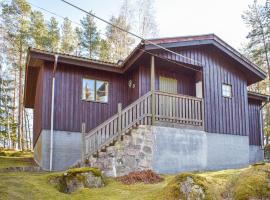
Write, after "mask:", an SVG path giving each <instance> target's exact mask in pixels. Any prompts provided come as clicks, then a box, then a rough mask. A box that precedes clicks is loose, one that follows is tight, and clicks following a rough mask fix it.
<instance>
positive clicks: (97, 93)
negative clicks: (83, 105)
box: [82, 78, 109, 103]
mask: <svg viewBox="0 0 270 200" xmlns="http://www.w3.org/2000/svg"><path fill="white" fill-rule="evenodd" d="M108 86H109V83H108V82H107V81H99V80H93V79H86V78H84V79H83V82H82V99H83V100H86V101H97V102H103V103H106V102H108V88H109V87H108Z"/></svg>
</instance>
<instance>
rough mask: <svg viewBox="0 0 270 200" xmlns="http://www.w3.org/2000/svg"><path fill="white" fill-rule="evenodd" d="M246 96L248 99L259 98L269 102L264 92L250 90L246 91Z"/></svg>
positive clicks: (269, 99) (268, 97)
mask: <svg viewBox="0 0 270 200" xmlns="http://www.w3.org/2000/svg"><path fill="white" fill-rule="evenodd" d="M248 98H249V99H254V100H259V101H262V102H269V101H270V96H269V95H266V94H261V93H258V92H252V91H248Z"/></svg>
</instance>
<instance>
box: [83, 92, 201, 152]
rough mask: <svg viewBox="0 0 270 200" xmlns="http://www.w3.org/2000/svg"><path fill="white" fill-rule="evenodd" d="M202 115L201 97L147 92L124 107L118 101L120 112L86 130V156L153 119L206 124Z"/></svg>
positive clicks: (84, 142) (84, 145)
mask: <svg viewBox="0 0 270 200" xmlns="http://www.w3.org/2000/svg"><path fill="white" fill-rule="evenodd" d="M153 95H154V98H155V99H154V100H155V101H153V99H152V97H153ZM152 102H155V106H152ZM203 116H204V115H203V99H201V98H196V97H191V96H185V95H178V94H168V93H164V92H158V91H156V92H153V93H151V92H148V93H147V94H145V95H144V96H142V97H140V98H139V99H137V100H136V101H135V102H133V103H132V104H130V105H129V106H127V107H126V108H124V109H123V110H122V108H121V104H119V105H118V113H117V114H115V115H113V116H112V117H110V118H109V119H108V120H106V121H105V122H103V123H102V124H100V125H99V126H97V127H96V128H94V129H92V130H91V131H90V132H89V133H86V135H84V136H83V152H84V153H83V155H85V156H90V155H92V154H94V153H96V152H99V151H101V150H102V149H103V148H105V147H106V146H108V145H110V143H112V142H114V141H116V140H117V139H118V137H120V136H121V135H122V134H125V133H127V132H129V131H130V130H131V129H132V128H133V127H135V126H137V125H139V124H145V125H149V124H152V121H153V120H154V121H161V122H169V123H177V124H185V125H192V126H198V127H203V123H204V119H203Z"/></svg>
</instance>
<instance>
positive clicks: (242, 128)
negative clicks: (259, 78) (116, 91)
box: [142, 46, 249, 135]
mask: <svg viewBox="0 0 270 200" xmlns="http://www.w3.org/2000/svg"><path fill="white" fill-rule="evenodd" d="M174 51H177V52H179V53H181V54H182V55H184V56H187V57H189V58H192V59H194V60H197V61H199V62H201V63H202V65H203V73H204V74H203V75H204V80H203V82H204V99H205V101H204V102H205V130H206V131H207V132H212V133H224V134H226V133H227V134H235V135H248V133H249V125H248V102H247V81H246V78H245V77H244V73H243V72H241V71H240V66H239V64H238V63H236V62H234V61H233V60H232V59H231V58H229V57H228V56H226V55H224V53H222V52H221V51H220V50H218V49H216V48H214V47H210V46H200V47H188V48H176V49H174ZM156 53H157V54H159V55H160V56H163V57H167V58H169V59H173V60H181V58H179V57H177V56H175V55H171V54H170V53H168V52H156ZM194 77H195V76H194ZM182 80H183V82H186V81H188V80H189V78H186V79H182ZM222 83H227V84H231V85H232V92H233V97H232V98H224V97H223V96H222V90H221V87H222ZM182 85H183V84H182ZM148 90H149V89H147V91H148ZM147 91H143V92H142V93H145V92H147ZM194 91H195V88H194ZM188 93H189V92H188ZM189 95H190V94H189Z"/></svg>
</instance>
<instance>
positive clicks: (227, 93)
mask: <svg viewBox="0 0 270 200" xmlns="http://www.w3.org/2000/svg"><path fill="white" fill-rule="evenodd" d="M222 96H223V97H232V85H229V84H225V83H223V84H222Z"/></svg>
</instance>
